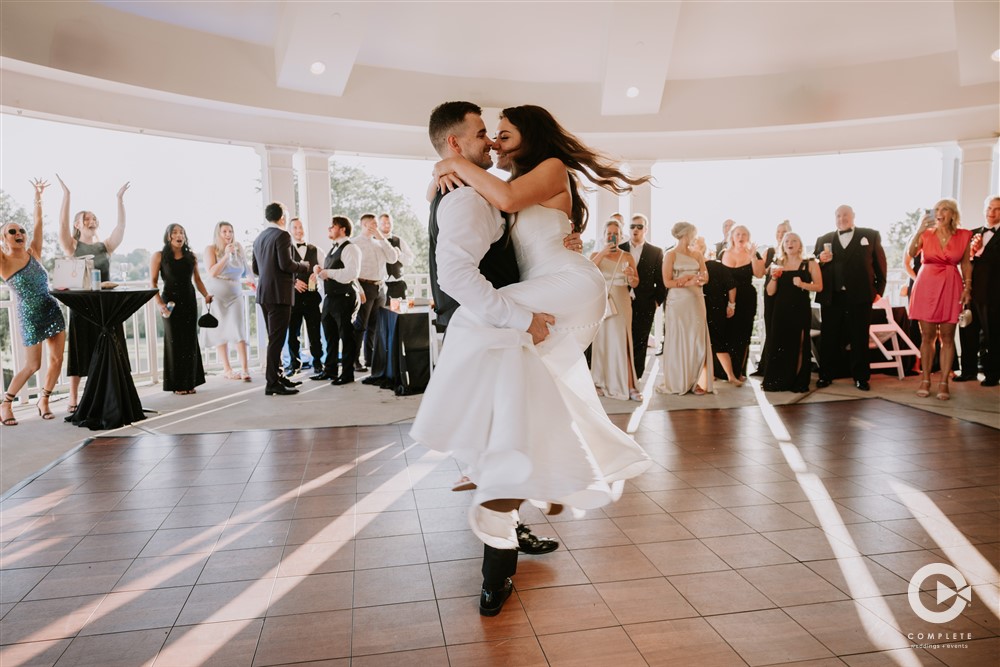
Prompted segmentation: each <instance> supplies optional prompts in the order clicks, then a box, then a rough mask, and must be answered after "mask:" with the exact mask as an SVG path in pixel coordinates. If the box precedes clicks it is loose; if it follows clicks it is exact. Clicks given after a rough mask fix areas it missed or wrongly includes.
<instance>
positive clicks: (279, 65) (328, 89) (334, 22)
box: [274, 2, 371, 97]
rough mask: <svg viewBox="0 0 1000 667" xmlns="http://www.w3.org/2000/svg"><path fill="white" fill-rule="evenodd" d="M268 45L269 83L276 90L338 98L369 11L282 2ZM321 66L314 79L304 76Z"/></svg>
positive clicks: (355, 5)
mask: <svg viewBox="0 0 1000 667" xmlns="http://www.w3.org/2000/svg"><path fill="white" fill-rule="evenodd" d="M283 9H284V11H283V12H282V15H281V18H280V22H279V26H278V31H277V36H276V38H275V44H274V65H275V79H276V82H277V85H278V86H279V87H280V88H287V89H290V90H301V91H304V92H309V93H322V94H324V95H334V96H336V97H341V96H342V95H343V94H344V90H345V89H346V88H347V81H348V80H349V79H350V77H351V71H352V70H353V69H354V63H355V61H356V60H357V57H358V52H359V51H360V50H361V43H362V40H364V39H365V37H366V36H367V34H368V24H369V17H370V15H371V5H370V4H369V5H366V4H365V3H362V2H336V3H326V2H316V3H311V2H309V3H306V2H287V3H285V4H284V8H283ZM317 62H319V63H323V65H324V66H325V68H326V69H325V70H324V71H323V72H322V73H320V74H315V73H313V72H312V71H310V66H311V65H312V64H313V63H317Z"/></svg>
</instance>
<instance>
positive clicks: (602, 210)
mask: <svg viewBox="0 0 1000 667" xmlns="http://www.w3.org/2000/svg"><path fill="white" fill-rule="evenodd" d="M619 199H620V198H619V197H618V195H616V194H615V193H613V192H609V191H608V190H605V189H604V188H597V211H591V216H590V225H588V227H587V229H590V226H591V225H592V226H593V228H594V229H597V230H603V229H604V223H605V222H607V221H608V219H609V218H610V217H611V215H612V214H613V213H617V212H618V211H619V210H620V208H619ZM597 235H598V236H599V237H600V238H604V236H603V235H604V232H603V231H598V233H597Z"/></svg>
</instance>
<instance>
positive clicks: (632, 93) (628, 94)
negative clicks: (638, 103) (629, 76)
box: [625, 86, 639, 97]
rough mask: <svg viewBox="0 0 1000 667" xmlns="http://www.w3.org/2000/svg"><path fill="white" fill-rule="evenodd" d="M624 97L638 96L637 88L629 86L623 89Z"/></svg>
mask: <svg viewBox="0 0 1000 667" xmlns="http://www.w3.org/2000/svg"><path fill="white" fill-rule="evenodd" d="M625 96H626V97H639V89H638V88H636V87H635V86H629V89H628V90H626V91H625Z"/></svg>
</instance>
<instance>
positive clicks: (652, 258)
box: [618, 213, 667, 389]
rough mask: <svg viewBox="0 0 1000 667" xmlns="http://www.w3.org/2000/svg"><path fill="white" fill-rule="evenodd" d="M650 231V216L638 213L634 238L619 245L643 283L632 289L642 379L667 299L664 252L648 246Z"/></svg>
mask: <svg viewBox="0 0 1000 667" xmlns="http://www.w3.org/2000/svg"><path fill="white" fill-rule="evenodd" d="M648 228H649V220H647V219H646V216H644V215H642V214H641V213H636V214H635V215H633V216H632V222H631V223H630V224H629V231H630V233H631V239H630V240H629V241H626V242H625V243H622V244H621V245H620V246H618V247H619V248H621V249H622V250H625V251H627V252H629V253H631V255H632V259H634V260H635V262H636V272H637V273H638V276H639V284H638V285H636V286H635V287H633V288H632V353H633V354H632V356H633V362H634V363H635V376H636V378H641V377H642V371H643V369H645V368H646V348H647V346H648V345H649V332H650V330H651V329H652V328H653V318H654V316H655V315H656V308H657V307H658V306H660V305H661V304H662V303H663V301H664V300H665V299H666V298H667V290H666V288H664V287H663V249H662V248H657V247H656V246H655V245H653V244H651V243H646V230H647V229H648ZM636 388H637V389H638V387H636Z"/></svg>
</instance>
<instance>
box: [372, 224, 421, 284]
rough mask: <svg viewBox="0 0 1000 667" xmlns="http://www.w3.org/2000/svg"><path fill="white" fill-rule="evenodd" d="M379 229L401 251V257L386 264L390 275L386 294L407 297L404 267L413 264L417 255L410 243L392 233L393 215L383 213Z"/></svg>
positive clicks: (386, 282)
mask: <svg viewBox="0 0 1000 667" xmlns="http://www.w3.org/2000/svg"><path fill="white" fill-rule="evenodd" d="M378 230H379V231H380V232H382V236H384V237H385V240H386V241H388V242H389V245H391V246H392V247H393V248H395V249H396V250H398V251H399V259H398V260H397V261H395V262H393V263H392V264H386V265H385V272H386V273H387V274H388V277H386V279H385V296H386V298H388V299H405V298H406V281H405V280H403V267H404V266H410V265H411V264H413V260H414V259H415V256H414V254H413V250H411V249H410V244H409V243H407V242H406V241H405V240H403V239H401V238H399V237H398V236H396V235H395V234H393V233H392V215H391V214H389V213H383V214H382V215H380V216H379V217H378Z"/></svg>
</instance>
